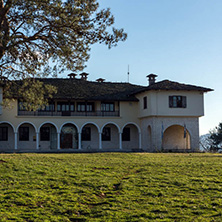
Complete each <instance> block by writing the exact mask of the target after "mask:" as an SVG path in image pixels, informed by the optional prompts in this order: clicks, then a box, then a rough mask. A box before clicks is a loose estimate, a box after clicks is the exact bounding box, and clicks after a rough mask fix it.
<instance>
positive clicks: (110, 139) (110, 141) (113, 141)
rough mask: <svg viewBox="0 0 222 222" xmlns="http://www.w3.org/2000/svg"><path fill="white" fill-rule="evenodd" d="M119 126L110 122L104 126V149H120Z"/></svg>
mask: <svg viewBox="0 0 222 222" xmlns="http://www.w3.org/2000/svg"><path fill="white" fill-rule="evenodd" d="M119 132H120V131H119V128H118V127H117V126H116V125H115V124H113V123H108V124H106V125H105V126H103V127H102V149H104V150H114V149H119V148H120V147H119V146H120V145H119Z"/></svg>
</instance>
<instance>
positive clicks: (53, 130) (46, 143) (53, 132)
mask: <svg viewBox="0 0 222 222" xmlns="http://www.w3.org/2000/svg"><path fill="white" fill-rule="evenodd" d="M44 126H45V127H46V128H45V129H42V130H44V131H42V132H41V128H42V127H44ZM58 132H59V129H58V127H57V126H56V125H55V124H54V123H53V122H50V121H46V122H43V123H42V124H41V125H40V126H39V128H38V133H39V137H38V139H39V141H38V143H39V145H38V147H39V149H41V150H55V149H57V146H58Z"/></svg>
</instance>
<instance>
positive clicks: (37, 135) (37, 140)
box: [36, 132, 39, 150]
mask: <svg viewBox="0 0 222 222" xmlns="http://www.w3.org/2000/svg"><path fill="white" fill-rule="evenodd" d="M36 149H37V150H39V132H36Z"/></svg>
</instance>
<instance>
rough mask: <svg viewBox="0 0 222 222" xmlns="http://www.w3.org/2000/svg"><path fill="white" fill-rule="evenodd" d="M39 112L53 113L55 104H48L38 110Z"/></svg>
mask: <svg viewBox="0 0 222 222" xmlns="http://www.w3.org/2000/svg"><path fill="white" fill-rule="evenodd" d="M39 111H46V112H50V111H55V104H54V103H49V104H48V105H47V106H45V107H44V108H43V109H40V110H39Z"/></svg>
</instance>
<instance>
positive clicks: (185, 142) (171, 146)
mask: <svg viewBox="0 0 222 222" xmlns="http://www.w3.org/2000/svg"><path fill="white" fill-rule="evenodd" d="M162 146H163V149H164V150H175V149H176V150H179V149H190V133H189V132H188V130H187V129H186V128H185V127H183V126H180V125H172V126H170V127H168V128H167V129H166V130H165V131H164V134H163V141H162Z"/></svg>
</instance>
